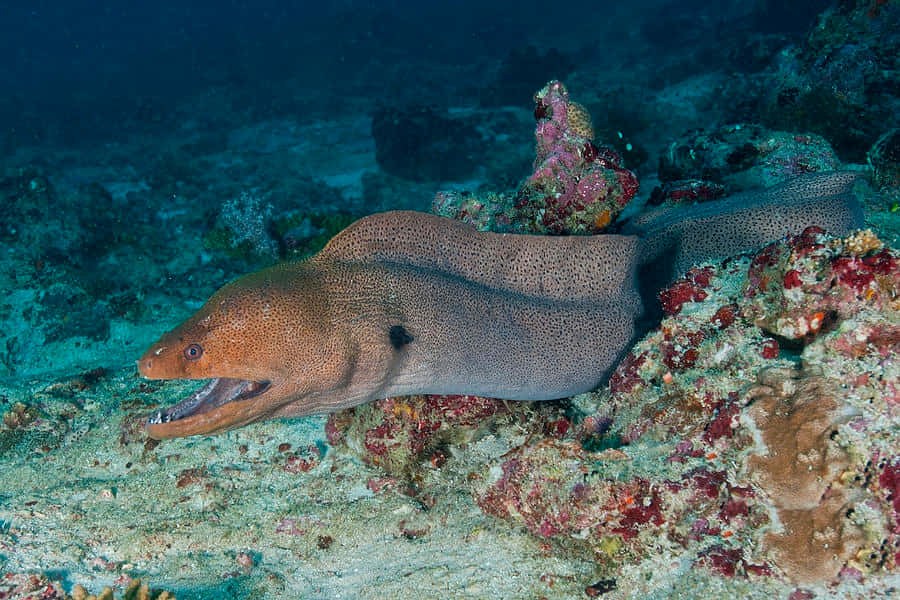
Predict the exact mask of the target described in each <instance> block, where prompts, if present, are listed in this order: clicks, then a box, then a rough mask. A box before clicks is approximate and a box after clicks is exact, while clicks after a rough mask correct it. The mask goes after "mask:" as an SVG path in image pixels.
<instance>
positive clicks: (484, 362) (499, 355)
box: [138, 173, 863, 438]
mask: <svg viewBox="0 0 900 600" xmlns="http://www.w3.org/2000/svg"><path fill="white" fill-rule="evenodd" d="M855 179H856V175H855V174H853V173H826V174H815V175H810V176H806V177H803V178H800V179H797V180H795V181H792V182H789V183H786V184H782V185H781V186H778V187H776V188H771V189H769V190H766V191H764V192H761V193H754V194H745V195H741V196H735V197H733V198H731V199H729V200H726V201H723V202H718V203H710V204H708V205H701V206H699V207H688V208H685V209H675V210H670V211H666V212H659V213H655V214H650V215H647V216H644V217H641V218H639V219H636V220H635V221H634V222H633V223H632V224H631V225H630V226H629V227H628V228H627V231H628V232H629V233H630V234H629V235H598V236H590V237H574V236H573V237H542V236H533V235H513V234H496V233H485V232H478V231H476V230H475V229H473V228H471V227H469V226H467V225H465V224H462V223H459V222H456V221H453V220H450V219H445V218H442V217H436V216H434V215H428V214H424V213H415V212H408V211H395V212H388V213H382V214H378V215H373V216H371V217H366V218H364V219H362V220H360V221H358V222H357V223H355V224H353V225H351V226H350V227H348V228H347V229H346V230H344V231H343V232H342V233H340V234H339V235H338V236H336V237H335V238H334V239H333V240H332V241H331V242H330V243H329V244H328V246H326V247H325V249H323V250H322V251H321V252H320V253H319V254H317V255H316V256H314V257H313V258H311V259H309V260H306V261H303V262H295V263H284V264H281V265H277V266H275V267H271V268H269V269H265V270H263V271H259V272H257V273H252V274H250V275H246V276H244V277H241V278H239V279H237V280H235V281H233V282H231V283H229V284H227V285H226V286H224V287H223V288H222V289H221V290H219V291H218V292H216V294H214V295H213V296H212V297H211V298H210V299H209V301H207V303H206V304H205V305H204V306H203V307H202V308H201V309H200V310H199V311H198V312H197V314H195V315H194V316H192V317H191V318H190V319H188V320H187V321H186V322H185V323H183V324H182V325H180V326H179V327H177V328H176V329H174V330H173V331H171V332H169V333H167V334H165V335H164V336H163V337H162V338H161V339H160V340H159V341H158V342H157V343H156V344H154V345H153V346H152V347H150V348H149V349H148V350H147V351H146V352H145V353H144V355H143V357H141V359H140V360H139V361H138V368H139V370H140V372H141V374H142V375H144V376H145V377H149V378H152V379H210V380H211V381H210V383H208V384H207V385H206V386H204V387H203V388H202V389H201V390H199V391H198V392H196V393H194V394H193V395H192V396H191V397H189V398H187V399H186V400H184V401H182V402H181V403H179V404H177V405H175V406H173V407H170V408H168V409H166V410H163V411H160V412H158V413H156V414H155V415H154V416H153V417H151V419H150V421H149V422H148V432H149V434H150V435H151V436H152V437H156V438H168V437H179V436H186V435H197V434H205V433H213V432H218V431H224V430H227V429H231V428H234V427H239V426H242V425H246V424H248V423H251V422H253V421H257V420H260V419H268V418H276V417H288V416H301V415H308V414H314V413H324V412H332V411H336V410H340V409H343V408H347V407H350V406H355V405H358V404H361V403H364V402H368V401H371V400H375V399H377V398H384V397H388V396H395V395H403V394H413V393H435V394H436V393H456V394H474V395H481V396H491V397H497V398H505V399H509V400H546V399H553V398H562V397H566V396H570V395H573V394H576V393H580V392H584V391H588V390H591V389H594V388H596V387H597V386H598V385H600V384H602V383H603V381H604V380H605V378H606V377H607V376H608V375H609V373H610V372H611V371H612V369H614V368H615V366H616V364H617V361H618V359H619V358H620V357H621V355H622V354H623V353H624V352H626V351H627V350H628V348H629V347H630V345H631V343H632V342H633V340H634V338H635V336H636V334H637V332H638V327H639V326H637V325H636V323H638V322H639V321H640V319H641V317H642V315H643V314H644V312H645V310H644V307H645V306H647V307H649V311H648V312H650V313H653V312H654V308H653V306H654V304H653V303H654V299H653V298H652V297H651V296H655V293H656V291H657V290H658V288H659V287H660V286H661V285H664V284H665V283H667V282H668V281H670V280H671V279H672V278H673V277H675V276H677V275H679V274H680V273H681V272H683V271H684V270H686V269H687V268H689V267H690V266H691V265H692V264H694V263H696V262H700V261H704V260H712V259H715V258H722V257H726V256H731V255H734V254H738V253H741V252H745V251H748V250H751V249H753V248H755V247H758V246H760V245H762V244H764V243H766V242H768V241H771V240H774V239H777V238H779V237H782V236H784V235H786V234H789V233H798V232H799V231H802V229H803V228H805V227H807V226H810V225H817V226H820V227H823V228H824V229H826V230H828V231H830V232H832V233H836V234H845V233H847V232H849V231H850V230H852V229H855V228H858V227H860V226H862V225H863V215H862V211H861V208H860V206H859V204H858V202H857V200H856V199H855V197H854V196H853V194H852V193H851V191H850V188H851V186H852V183H853V182H854V180H855Z"/></svg>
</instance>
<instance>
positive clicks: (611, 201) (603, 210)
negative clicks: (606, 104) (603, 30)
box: [432, 81, 638, 235]
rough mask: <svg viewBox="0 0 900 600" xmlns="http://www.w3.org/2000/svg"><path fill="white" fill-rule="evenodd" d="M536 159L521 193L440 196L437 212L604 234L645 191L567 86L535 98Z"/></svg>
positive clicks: (486, 224) (503, 227) (539, 229)
mask: <svg viewBox="0 0 900 600" xmlns="http://www.w3.org/2000/svg"><path fill="white" fill-rule="evenodd" d="M534 101H535V109H534V116H535V119H536V120H537V127H536V128H535V148H536V158H535V160H534V165H533V171H532V174H531V175H530V176H529V177H528V178H526V179H525V180H524V181H523V182H522V183H521V184H520V185H519V187H518V189H517V190H516V191H515V192H507V193H502V194H497V193H486V194H471V193H462V192H440V193H438V194H437V195H436V197H435V200H434V203H433V206H432V210H433V211H434V212H435V213H437V214H440V215H444V216H449V217H453V218H456V219H460V220H462V221H466V222H469V223H472V224H474V225H476V226H478V227H480V228H483V229H492V230H494V231H516V232H522V233H541V234H550V235H563V234H565V235H574V234H591V233H598V232H600V231H602V230H604V229H605V228H606V227H608V226H609V225H610V224H611V223H612V222H613V221H614V220H615V218H616V217H617V216H618V215H619V214H620V213H621V212H622V209H623V208H624V207H625V206H626V205H627V204H628V203H629V202H630V201H631V199H632V198H633V197H634V195H635V194H636V193H637V190H638V180H637V177H636V176H635V175H634V173H632V172H631V171H629V170H627V169H625V168H624V167H623V166H622V159H621V157H620V156H619V155H618V153H616V152H615V151H614V150H612V149H610V148H606V147H598V146H596V145H595V144H594V142H593V137H594V131H593V126H592V124H591V117H590V114H589V113H588V111H587V109H585V108H584V107H583V106H582V105H580V104H578V103H576V102H574V101H572V100H570V98H569V92H568V90H567V89H566V87H565V86H564V85H563V84H562V83H561V82H559V81H551V82H550V83H548V84H547V85H546V86H545V87H544V88H543V89H542V90H540V91H539V92H537V94H535V97H534Z"/></svg>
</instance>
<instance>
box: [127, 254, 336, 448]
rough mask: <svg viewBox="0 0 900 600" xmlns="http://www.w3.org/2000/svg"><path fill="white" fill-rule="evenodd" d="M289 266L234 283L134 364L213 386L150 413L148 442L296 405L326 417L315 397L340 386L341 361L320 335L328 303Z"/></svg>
mask: <svg viewBox="0 0 900 600" xmlns="http://www.w3.org/2000/svg"><path fill="white" fill-rule="evenodd" d="M288 269H289V267H273V268H271V269H266V270H264V271H260V272H257V273H253V274H250V275H247V276H244V277H241V278H239V279H237V280H235V281H233V282H231V283H229V284H227V285H226V286H224V287H223V288H222V289H220V290H219V291H218V292H216V293H215V294H214V295H213V296H212V297H211V298H210V299H209V300H208V301H207V302H206V304H204V305H203V307H202V308H201V309H200V310H199V311H198V312H197V313H196V314H195V315H194V316H192V317H191V318H189V319H188V320H187V321H185V322H184V323H182V324H181V325H179V326H178V327H176V328H175V329H173V330H172V331H170V332H169V333H167V334H165V335H163V336H162V338H161V339H160V340H159V341H158V342H156V343H155V344H153V345H152V346H151V347H150V348H149V349H147V351H146V352H145V353H144V355H143V356H142V357H141V358H140V359H139V360H138V361H137V365H138V371H139V372H140V374H141V375H143V376H144V377H146V378H148V379H164V380H171V379H198V380H207V381H206V383H205V384H204V385H202V386H201V387H200V388H199V389H198V390H197V391H195V392H194V393H193V394H191V395H190V396H188V397H187V398H185V399H184V400H182V401H181V402H179V403H177V404H175V405H174V406H171V407H169V408H166V409H162V410H159V411H157V412H155V413H153V414H152V415H150V417H149V418H148V420H147V424H146V427H147V432H148V434H149V435H150V436H151V437H153V438H156V439H163V438H173V437H183V436H189V435H202V434H210V433H218V432H221V431H226V430H228V429H233V428H235V427H241V426H243V425H246V424H248V423H252V422H254V421H258V420H262V419H267V418H273V417H275V416H278V415H279V414H282V413H284V412H285V411H286V410H287V409H288V407H291V406H293V407H294V408H293V410H290V411H289V412H290V413H292V414H304V413H305V414H312V413H315V412H320V411H319V410H318V407H317V406H316V404H315V397H316V396H317V395H321V394H317V392H324V391H327V389H326V388H327V387H328V386H329V382H330V381H332V382H333V381H334V380H339V379H341V375H340V374H339V373H338V371H340V370H341V365H340V360H339V358H340V357H335V356H334V354H335V353H334V352H333V350H334V348H333V346H334V343H333V338H331V341H329V337H328V335H327V332H325V331H323V327H324V326H325V322H327V319H324V318H323V315H324V313H326V312H327V306H323V294H321V293H318V290H317V289H316V286H315V281H314V278H313V281H312V285H307V284H309V283H310V282H309V281H308V280H309V279H310V278H309V277H305V276H304V275H303V273H302V272H301V273H300V274H299V276H298V273H297V271H296V270H293V271H290V272H289V271H288ZM332 374H333V375H334V376H333V377H332V376H331V375H332ZM298 407H303V408H298ZM276 413H277V414H276Z"/></svg>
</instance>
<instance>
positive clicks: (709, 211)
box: [624, 171, 865, 306]
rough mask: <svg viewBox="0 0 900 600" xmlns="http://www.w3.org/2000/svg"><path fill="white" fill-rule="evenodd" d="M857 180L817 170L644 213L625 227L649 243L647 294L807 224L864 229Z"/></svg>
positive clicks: (643, 272)
mask: <svg viewBox="0 0 900 600" xmlns="http://www.w3.org/2000/svg"><path fill="white" fill-rule="evenodd" d="M857 179H859V174H858V173H853V172H846V171H838V172H829V173H811V174H808V175H804V176H802V177H797V178H795V179H792V180H789V181H787V182H785V183H782V184H779V185H776V186H773V187H770V188H767V189H765V190H763V191H752V192H744V193H742V194H736V195H734V196H731V197H729V198H726V199H724V200H719V201H716V202H706V203H702V204H696V205H692V206H684V207H677V208H671V209H663V210H658V211H654V212H650V213H646V214H643V215H639V216H638V217H637V218H636V219H634V220H633V221H632V222H631V223H629V224H628V225H627V226H626V227H625V228H624V231H625V232H626V233H631V234H636V235H639V236H640V237H641V238H642V240H643V242H644V244H643V246H642V252H641V256H640V262H641V265H640V267H639V277H640V281H641V291H642V293H643V295H644V296H645V297H649V296H650V295H655V293H656V291H657V290H659V289H661V288H662V287H664V286H666V285H668V284H669V283H671V282H672V280H673V279H674V278H676V277H678V276H680V275H681V274H682V273H684V272H686V271H687V270H688V269H689V268H691V266H692V265H694V264H696V263H697V262H700V261H703V260H714V259H723V258H728V257H729V256H734V255H736V254H739V253H742V252H746V251H748V250H751V249H753V248H756V247H758V246H760V245H762V244H763V243H764V240H769V241H773V240H777V239H780V238H782V237H784V236H786V235H789V234H796V233H799V232H800V231H802V230H803V229H804V228H805V227H806V226H810V225H816V226H818V227H822V228H823V229H825V230H827V231H829V232H831V233H833V234H839V235H844V234H847V233H849V232H850V231H851V230H853V229H856V228H860V227H862V226H863V225H864V223H865V218H864V216H863V213H862V207H861V206H860V204H859V202H858V201H857V200H856V199H855V197H854V196H853V193H852V187H853V184H854V183H855V182H856V181H857ZM648 306H650V303H649V302H648Z"/></svg>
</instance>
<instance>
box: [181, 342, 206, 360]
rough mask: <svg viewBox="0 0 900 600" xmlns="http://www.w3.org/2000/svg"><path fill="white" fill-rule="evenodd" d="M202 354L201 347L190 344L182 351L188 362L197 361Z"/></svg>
mask: <svg viewBox="0 0 900 600" xmlns="http://www.w3.org/2000/svg"><path fill="white" fill-rule="evenodd" d="M202 354H203V346H201V345H200V344H191V345H190V346H188V347H187V348H185V349H184V357H185V358H186V359H188V360H197V359H198V358H200V356H201V355H202Z"/></svg>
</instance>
